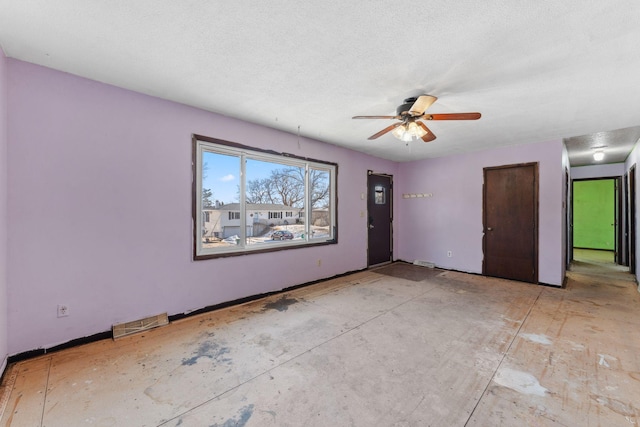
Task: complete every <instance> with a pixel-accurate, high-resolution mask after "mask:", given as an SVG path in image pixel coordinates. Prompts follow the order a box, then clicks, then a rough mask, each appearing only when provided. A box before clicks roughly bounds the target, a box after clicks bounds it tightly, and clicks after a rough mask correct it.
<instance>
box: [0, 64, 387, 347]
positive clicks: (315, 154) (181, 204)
mask: <svg viewBox="0 0 640 427" xmlns="http://www.w3.org/2000/svg"><path fill="white" fill-rule="evenodd" d="M7 61H8V111H9V123H10V124H11V126H9V132H8V145H9V147H8V161H9V164H10V166H11V167H10V170H9V177H8V179H9V190H8V191H9V196H8V197H9V206H8V223H9V230H8V242H9V243H8V245H9V247H10V248H11V250H10V252H9V256H8V265H9V275H8V283H9V284H10V287H9V292H8V302H9V310H8V321H9V325H8V329H9V347H8V352H9V353H10V354H16V353H20V352H23V351H28V350H32V349H36V348H41V347H45V348H46V347H50V346H52V345H56V344H59V343H63V342H66V341H68V340H71V339H75V338H79V337H83V336H88V335H91V334H94V333H98V332H102V331H105V330H108V329H110V327H111V325H112V324H113V323H116V322H121V321H128V320H134V319H138V318H141V317H144V316H147V315H151V314H156V313H161V312H164V311H167V312H169V314H176V313H181V312H186V311H189V310H193V309H198V308H201V307H203V306H207V305H212V304H217V303H221V302H225V301H230V300H234V299H238V298H241V297H245V296H248V295H254V294H260V293H264V292H269V291H274V290H279V289H282V288H286V287H288V286H292V285H297V284H300V283H305V282H309V281H313V280H317V279H320V278H326V277H330V276H333V275H336V274H340V273H344V272H348V271H353V270H358V269H362V268H365V267H366V264H367V261H366V244H367V241H366V239H367V235H366V230H367V228H366V222H365V218H364V217H363V216H362V217H361V215H360V213H361V212H364V211H365V210H366V201H364V200H361V198H360V194H361V193H363V192H366V178H367V170H368V169H373V170H375V171H376V172H384V173H390V174H395V172H396V167H397V165H396V164H395V163H393V162H389V161H385V160H381V159H377V158H374V157H370V156H366V155H363V154H359V153H356V152H353V151H349V150H345V149H342V148H339V147H336V146H332V145H328V144H325V143H321V142H317V141H312V140H309V139H305V138H301V139H300V144H298V138H297V137H296V136H294V135H290V134H287V133H283V132H279V131H275V130H272V129H268V128H264V127H260V126H257V125H252V124H248V123H245V122H242V121H238V120H234V119H230V118H227V117H223V116H220V115H216V114H212V113H208V112H205V111H202V110H198V109H194V108H190V107H186V106H184V105H180V104H175V103H171V102H168V101H163V100H159V99H156V98H152V97H148V96H144V95H140V94H137V93H133V92H130V91H126V90H123V89H119V88H115V87H112V86H108V85H104V84H101V83H97V82H94V81H90V80H86V79H82V78H78V77H75V76H72V75H68V74H64V73H61V72H57V71H53V70H50V69H46V68H42V67H39V66H36V65H33V64H28V63H24V62H20V61H16V60H12V59H8V60H7ZM192 133H197V134H202V135H207V136H211V137H215V138H220V139H226V140H231V141H235V142H239V143H242V144H246V145H250V146H254V147H259V148H269V149H274V150H277V151H283V152H289V153H294V154H298V155H302V156H308V157H312V158H317V159H325V160H330V161H334V162H337V163H338V165H339V171H338V187H339V189H338V197H339V218H338V221H339V227H340V236H339V237H340V243H339V244H338V245H330V246H323V247H314V248H305V249H300V250H295V251H283V252H275V253H269V254H252V255H246V256H240V257H232V258H224V259H217V260H207V261H198V262H194V261H193V260H192V242H191V240H192V239H191V134H192ZM0 194H1V193H0ZM318 259H322V266H321V267H318V266H317V260H318ZM283 269H284V270H285V271H286V272H287V274H282V271H283ZM59 303H65V304H68V305H69V307H70V315H69V317H65V318H56V306H57V304H59Z"/></svg>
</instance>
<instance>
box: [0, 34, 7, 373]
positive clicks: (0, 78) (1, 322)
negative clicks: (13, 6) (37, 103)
mask: <svg viewBox="0 0 640 427" xmlns="http://www.w3.org/2000/svg"><path fill="white" fill-rule="evenodd" d="M7 126H8V122H7V58H6V57H5V55H4V52H3V50H2V47H1V46H0V372H2V371H3V370H4V368H5V366H6V358H7V354H8V347H7V345H8V343H7V339H8V338H7V337H8V328H7V187H8V183H7V179H8V175H7V166H8V164H7Z"/></svg>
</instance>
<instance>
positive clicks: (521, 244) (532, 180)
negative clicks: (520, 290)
mask: <svg viewBox="0 0 640 427" xmlns="http://www.w3.org/2000/svg"><path fill="white" fill-rule="evenodd" d="M483 193H484V194H483V227H484V238H483V245H482V246H483V252H484V258H483V262H482V274H484V275H486V276H493V277H502V278H505V279H513V280H519V281H522V282H529V283H538V164H537V163H527V164H519V165H507V166H500V167H492V168H484V191H483Z"/></svg>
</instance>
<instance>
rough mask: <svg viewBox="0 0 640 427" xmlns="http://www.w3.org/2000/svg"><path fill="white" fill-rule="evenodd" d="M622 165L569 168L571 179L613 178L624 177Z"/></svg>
mask: <svg viewBox="0 0 640 427" xmlns="http://www.w3.org/2000/svg"><path fill="white" fill-rule="evenodd" d="M624 172H625V168H624V163H611V164H607V165H591V166H577V167H573V168H571V179H589V178H609V177H611V178H613V177H616V176H622V175H624Z"/></svg>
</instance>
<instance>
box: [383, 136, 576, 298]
mask: <svg viewBox="0 0 640 427" xmlns="http://www.w3.org/2000/svg"><path fill="white" fill-rule="evenodd" d="M562 150H563V144H562V141H550V142H544V143H538V144H529V145H519V146H513V147H507V148H501V149H496V150H488V151H479V152H473V153H465V154H460V155H456V156H449V157H442V158H436V159H427V160H423V161H416V162H411V163H405V164H403V165H402V166H401V167H400V168H399V173H398V176H397V180H396V181H395V182H396V185H395V188H396V192H397V193H433V197H430V198H412V199H400V200H399V203H398V204H397V214H396V222H397V225H396V230H397V231H398V233H397V236H398V241H399V242H400V244H399V249H398V258H399V259H402V260H406V261H413V260H415V259H420V260H424V261H429V262H433V263H435V264H436V265H437V266H441V267H444V268H448V269H455V270H460V271H466V272H471V273H481V272H482V234H483V230H482V182H483V168H485V167H491V166H500V165H508V164H515V163H528V162H539V177H540V183H539V194H540V196H539V241H538V243H539V275H538V277H539V280H540V282H542V283H547V284H552V285H558V286H559V285H561V284H562V281H563V278H564V267H563V264H564V263H563V259H564V258H563V251H562V230H563V225H562V222H563V221H564V217H563V209H562V202H563V189H562V188H563V175H564V171H563V167H562V163H563V161H562ZM447 251H452V253H453V256H452V257H451V258H449V257H447Z"/></svg>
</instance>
